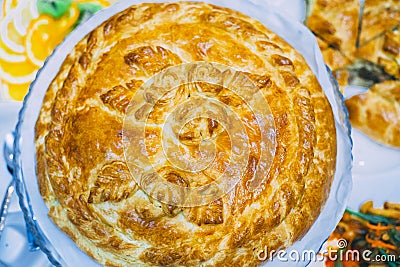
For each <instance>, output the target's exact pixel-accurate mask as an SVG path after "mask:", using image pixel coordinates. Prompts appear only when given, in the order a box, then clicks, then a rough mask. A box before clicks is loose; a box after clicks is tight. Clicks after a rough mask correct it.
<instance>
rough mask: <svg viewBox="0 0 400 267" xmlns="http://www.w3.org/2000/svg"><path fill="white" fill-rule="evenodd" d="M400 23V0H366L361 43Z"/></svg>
mask: <svg viewBox="0 0 400 267" xmlns="http://www.w3.org/2000/svg"><path fill="white" fill-rule="evenodd" d="M398 25H400V0H365V3H364V8H363V14H362V19H361V32H360V38H359V39H360V40H359V44H360V45H364V44H366V43H367V42H369V41H372V40H373V39H375V38H377V37H379V36H380V35H382V34H384V33H385V32H386V31H388V30H391V29H392V28H394V27H396V26H398Z"/></svg>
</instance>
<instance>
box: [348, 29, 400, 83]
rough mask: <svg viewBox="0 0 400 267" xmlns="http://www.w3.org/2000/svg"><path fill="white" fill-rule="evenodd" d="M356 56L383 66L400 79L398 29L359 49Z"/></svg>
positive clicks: (399, 39) (399, 34) (399, 40)
mask: <svg viewBox="0 0 400 267" xmlns="http://www.w3.org/2000/svg"><path fill="white" fill-rule="evenodd" d="M356 55H357V56H358V57H360V58H363V59H366V60H369V61H371V62H374V63H376V64H379V65H381V66H382V67H383V68H384V70H385V71H386V72H387V73H388V74H390V75H392V76H394V77H396V78H400V33H399V30H398V29H393V30H390V31H387V32H386V33H385V34H384V35H382V36H381V37H379V38H376V39H374V40H372V41H370V42H368V43H366V44H365V45H364V46H361V47H360V48H358V49H357V52H356Z"/></svg>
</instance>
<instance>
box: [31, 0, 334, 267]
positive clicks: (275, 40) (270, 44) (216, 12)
mask: <svg viewBox="0 0 400 267" xmlns="http://www.w3.org/2000/svg"><path fill="white" fill-rule="evenodd" d="M193 61H208V62H215V63H220V64H224V65H227V66H231V67H233V68H235V69H236V70H237V71H238V73H242V74H244V75H246V76H247V77H248V78H249V79H251V81H252V82H253V83H254V84H256V85H257V88H258V90H259V91H260V92H262V93H263V94H264V97H265V99H266V100H267V102H268V103H269V105H270V109H271V111H272V114H273V117H274V118H273V120H274V123H275V125H276V137H275V138H276V144H277V147H276V151H275V157H274V159H273V161H272V165H271V168H270V171H269V173H268V174H267V175H266V176H264V177H263V179H262V183H261V185H260V186H259V187H257V189H256V190H254V191H251V190H249V188H248V184H249V183H248V182H249V181H250V180H251V179H252V177H253V175H254V172H255V168H254V167H255V166H257V162H259V161H262V160H263V159H262V158H260V153H259V151H258V149H259V148H260V146H262V143H263V142H264V141H265V140H261V137H260V132H259V128H258V127H259V126H258V125H257V121H256V120H255V118H254V116H252V115H251V113H248V111H247V109H246V108H245V106H244V104H243V100H241V98H237V97H235V96H234V95H232V94H231V93H229V91H227V90H224V89H222V90H221V88H219V87H215V86H214V87H213V86H211V87H210V88H208V87H207V86H206V85H202V84H198V85H197V86H198V87H196V88H197V90H200V91H199V92H198V94H200V93H201V94H203V93H204V94H207V97H211V98H215V99H218V100H219V101H221V102H223V103H225V104H227V105H229V106H230V107H232V109H233V110H234V111H235V113H236V114H238V115H239V118H240V119H241V121H242V122H243V124H244V125H245V127H246V130H247V132H248V133H249V140H250V141H251V142H252V144H253V145H252V146H251V148H250V155H249V157H248V162H247V163H246V164H247V167H246V168H245V175H244V176H243V177H242V178H241V180H240V181H239V183H238V184H237V185H236V186H235V187H234V188H233V190H231V191H230V192H229V193H228V194H226V195H224V196H222V197H221V198H219V199H217V200H215V201H213V202H212V203H210V204H208V205H204V206H201V207H187V208H185V207H176V206H171V205H167V204H164V203H161V202H159V201H157V200H155V199H152V198H149V197H148V196H147V195H146V193H144V192H143V191H142V190H141V188H140V187H139V186H138V185H137V184H136V182H135V181H136V180H135V179H134V178H135V177H133V175H135V174H134V173H131V172H129V171H128V168H127V163H126V162H125V158H124V150H123V137H122V135H123V131H122V130H123V120H124V114H125V112H126V111H127V109H129V102H130V100H132V97H133V95H135V94H136V95H137V94H138V93H140V94H142V93H141V92H142V91H141V90H142V89H141V85H142V84H143V82H145V81H147V80H148V79H149V78H150V77H152V76H153V75H154V74H157V73H159V72H160V71H161V70H164V69H166V68H168V67H170V66H176V65H178V64H180V63H185V62H186V63H187V62H193ZM188 88H189V87H182V88H179V90H181V91H179V90H178V92H180V93H179V94H176V95H175V96H173V97H172V99H171V101H180V99H182V98H184V97H186V96H187V95H189V96H190V94H186V93H188V92H192V91H190V88H189V89H188ZM199 88H200V89H199ZM187 90H189V91H187ZM154 93H158V92H154ZM152 99H153V98H152V96H151V95H146V97H143V102H142V103H137V104H136V105H135V104H133V105H132V107H133V108H137V110H135V113H134V114H135V120H136V122H137V123H139V122H140V121H141V120H142V119H143V118H142V117H143V110H145V109H146V107H147V106H146V105H147V104H148V103H150V102H151V101H153V100H152ZM253 100H257V99H252V97H250V98H249V101H250V102H251V103H252V101H253ZM146 101H147V102H146ZM140 105H143V106H142V107H140ZM155 107H156V108H155V110H154V113H152V114H154V116H152V117H151V116H150V117H149V119H150V120H151V122H152V124H151V125H150V126H149V127H148V128H147V129H146V138H147V139H146V140H145V142H147V143H146V145H147V146H148V148H149V150H148V152H149V156H150V158H151V157H153V159H155V161H156V162H157V159H158V158H157V156H158V155H159V154H158V153H159V151H160V141H159V140H158V138H155V137H159V135H160V128H159V126H158V123H159V119H160V116H163V114H164V115H165V112H167V111H168V110H165V108H167V109H168V107H166V106H165V103H164V104H163V105H160V106H157V105H156V106H155ZM157 114H158V115H157ZM202 125H206V126H205V128H204V129H202V128H201V127H203V126H202ZM195 126H196V127H195ZM185 127H186V126H185ZM182 129H183V130H182V131H183V132H182V136H179V138H180V140H181V143H182V144H183V145H189V144H190V142H196V140H197V139H196V138H197V137H198V136H199V134H200V133H201V135H203V134H205V133H207V134H209V135H210V137H211V138H216V139H215V140H216V143H217V146H216V149H217V150H218V151H220V153H219V154H218V157H217V159H216V161H215V163H213V165H212V168H211V169H206V170H205V171H203V172H202V173H195V174H193V173H189V172H185V171H182V170H181V169H174V168H173V167H172V166H171V165H170V164H164V165H163V164H161V163H160V164H161V165H160V164H159V169H158V171H159V173H160V175H162V177H164V178H165V179H166V180H167V181H168V182H170V183H174V184H177V185H181V186H183V187H190V186H192V185H193V183H202V182H207V179H212V177H214V176H213V175H218V174H219V171H223V170H224V165H223V162H224V160H225V157H226V155H225V154H224V151H225V150H229V149H231V148H230V147H229V144H226V134H225V132H224V129H223V128H220V127H218V124H217V123H216V122H214V121H210V120H208V121H204V120H200V121H194V122H193V125H190V124H188V126H187V128H182ZM257 129H258V130H257ZM335 136H336V135H335V125H334V119H333V115H332V111H331V108H330V105H329V103H328V101H327V99H326V97H325V95H324V93H323V91H322V89H321V87H320V85H319V83H318V81H317V79H316V78H315V76H314V75H313V73H312V71H311V70H310V68H309V67H308V66H307V64H306V62H305V60H304V59H303V58H302V56H301V55H300V54H299V53H298V52H297V51H295V50H294V49H293V48H292V47H290V46H289V45H288V44H287V43H286V42H285V41H283V40H282V39H281V38H279V37H278V36H277V35H276V34H275V33H273V32H271V31H270V30H268V29H266V28H265V27H264V26H263V25H262V24H261V23H259V22H257V21H255V20H254V19H251V18H249V17H247V16H244V15H242V14H240V13H238V12H235V11H231V10H229V9H226V8H220V7H216V6H213V5H209V4H203V3H190V2H180V3H171V4H141V5H136V6H133V7H131V8H128V9H127V10H125V11H123V12H121V13H119V14H117V15H115V16H114V17H112V18H110V19H108V20H107V21H106V22H104V23H103V24H102V25H100V26H99V27H98V28H96V29H95V30H94V31H93V32H92V33H90V34H89V35H88V36H86V37H85V38H84V39H83V40H82V41H81V42H80V43H79V44H78V45H77V46H76V47H75V49H74V50H73V51H72V52H71V54H70V55H69V56H68V59H67V60H66V61H65V62H64V64H63V66H62V68H61V70H60V72H59V74H58V75H57V76H56V78H55V79H54V81H53V82H52V84H51V86H50V87H49V89H48V91H47V94H46V97H45V100H44V103H43V107H42V110H41V113H40V117H39V119H38V121H37V124H36V147H37V162H38V165H37V166H38V167H37V173H38V179H39V186H40V190H41V194H42V195H43V199H44V200H45V202H46V204H47V206H48V207H49V209H50V211H49V216H50V217H51V219H52V220H53V221H54V222H55V223H56V224H57V225H58V227H60V229H62V230H63V231H64V232H66V233H67V234H68V235H69V236H70V237H71V238H72V239H73V240H74V241H75V242H76V244H77V245H78V246H79V247H80V248H81V249H82V250H84V251H85V252H86V253H88V255H90V256H91V257H93V258H94V259H95V260H96V261H98V262H99V263H101V264H105V265H109V266H127V265H134V266H144V265H155V266H157V265H174V266H198V265H200V264H202V265H204V266H228V265H229V266H230V265H232V266H255V265H258V264H260V261H259V260H258V259H257V257H256V251H257V250H260V249H264V247H268V249H278V248H285V247H288V246H289V245H291V244H292V243H293V242H294V241H295V240H298V239H299V238H300V237H302V236H303V235H304V234H305V233H306V232H307V231H308V229H309V228H310V226H311V225H312V223H313V222H314V220H315V219H316V217H317V216H318V214H319V212H320V210H321V208H322V206H323V204H324V203H325V201H326V198H327V197H328V194H329V189H330V185H331V181H332V178H333V176H334V172H335V162H336V137H335ZM260 168H261V167H260ZM261 169H262V168H261ZM147 181H152V180H151V179H150V180H147Z"/></svg>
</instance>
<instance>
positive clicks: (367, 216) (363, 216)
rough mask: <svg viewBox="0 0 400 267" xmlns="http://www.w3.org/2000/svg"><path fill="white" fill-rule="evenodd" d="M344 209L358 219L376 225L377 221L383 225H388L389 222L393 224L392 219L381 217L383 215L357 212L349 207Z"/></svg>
mask: <svg viewBox="0 0 400 267" xmlns="http://www.w3.org/2000/svg"><path fill="white" fill-rule="evenodd" d="M346 211H347V212H348V213H350V214H351V215H354V216H356V217H358V218H360V219H363V220H366V221H368V222H370V223H372V224H375V225H377V224H378V223H383V224H385V225H389V224H394V223H393V221H392V220H390V219H388V218H386V217H383V216H379V215H372V214H364V213H361V212H357V211H352V210H350V209H346Z"/></svg>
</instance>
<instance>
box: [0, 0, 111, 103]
mask: <svg viewBox="0 0 400 267" xmlns="http://www.w3.org/2000/svg"><path fill="white" fill-rule="evenodd" d="M110 2H112V1H106V0H74V1H72V0H29V1H28V0H4V1H2V9H1V11H2V14H1V17H0V24H1V25H2V34H1V38H0V93H1V96H0V99H2V100H3V101H4V100H5V101H7V100H12V101H15V100H17V101H21V100H23V98H24V97H25V95H26V93H27V91H28V88H29V85H30V83H31V82H32V81H33V80H34V79H35V76H36V73H37V71H38V69H39V68H40V67H42V65H43V63H44V60H45V59H46V58H47V56H49V55H50V54H51V53H52V51H53V50H54V48H55V47H56V46H57V45H58V44H59V43H61V42H62V40H63V39H64V37H65V36H66V35H67V34H69V33H70V32H71V31H72V30H73V29H74V28H75V27H76V26H77V25H78V24H79V23H81V22H82V21H84V20H86V19H87V18H88V17H89V16H91V15H92V14H94V13H95V12H96V11H98V10H99V9H101V8H103V7H106V6H109V5H110Z"/></svg>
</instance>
